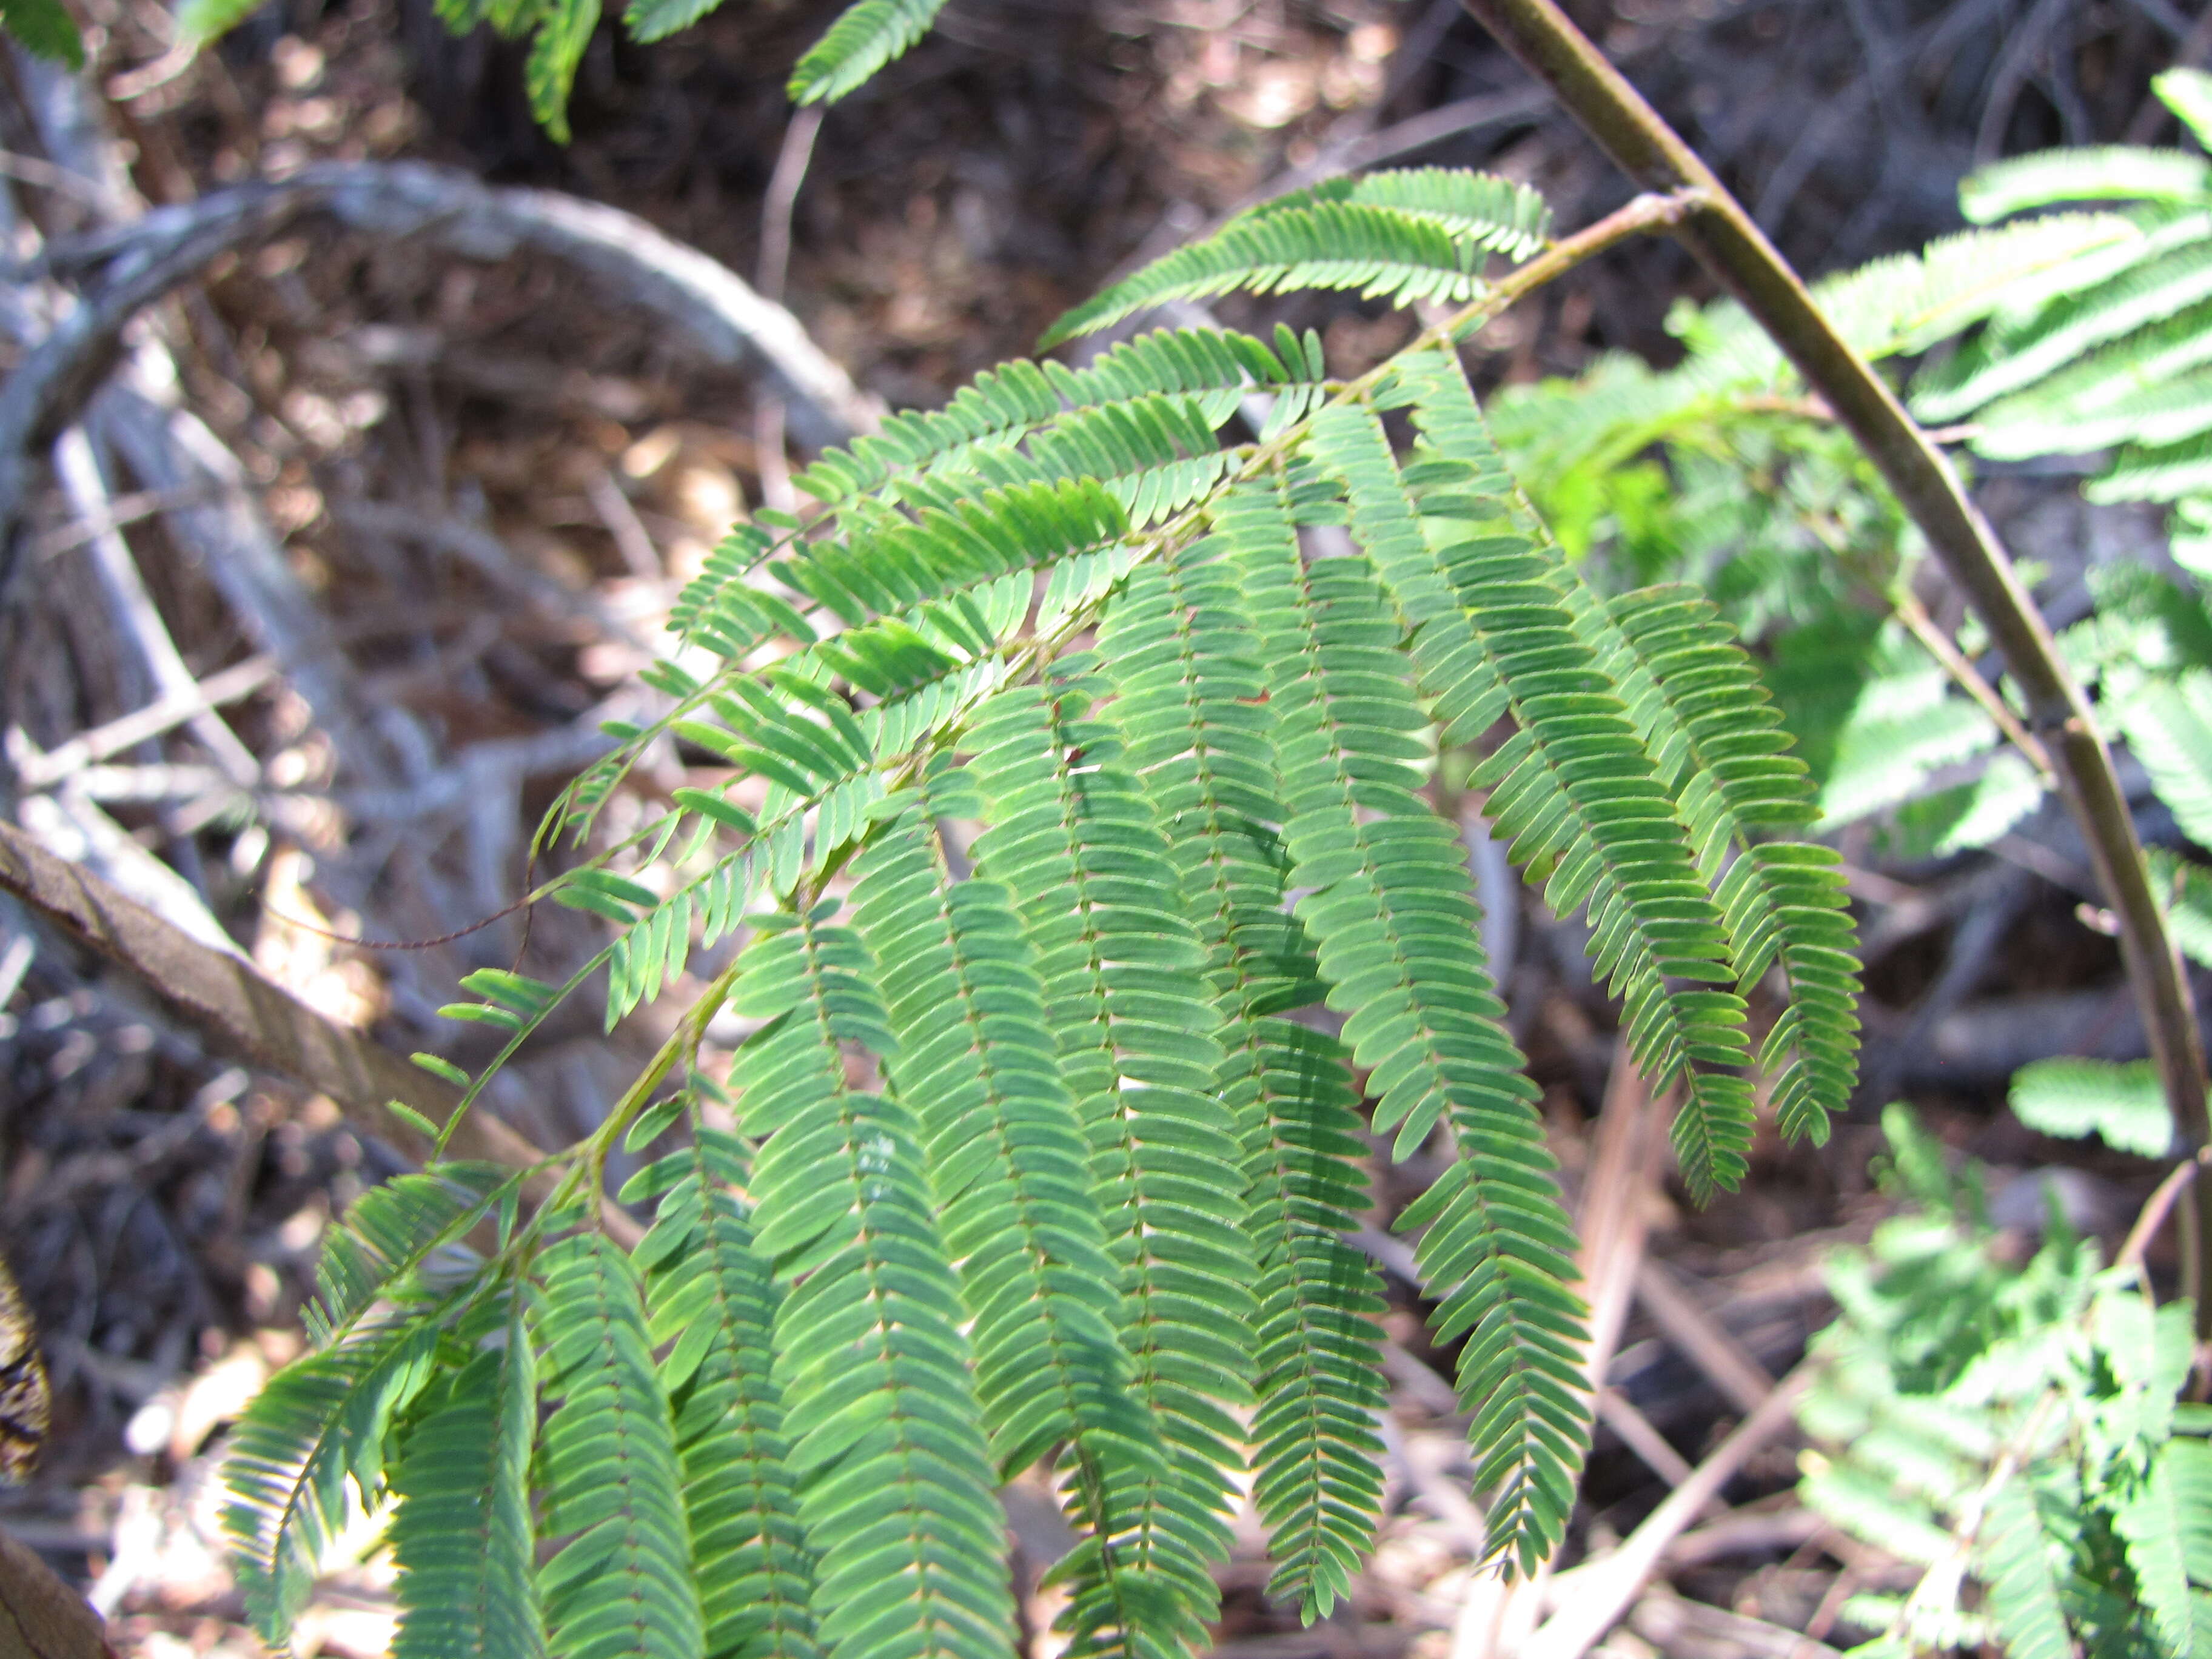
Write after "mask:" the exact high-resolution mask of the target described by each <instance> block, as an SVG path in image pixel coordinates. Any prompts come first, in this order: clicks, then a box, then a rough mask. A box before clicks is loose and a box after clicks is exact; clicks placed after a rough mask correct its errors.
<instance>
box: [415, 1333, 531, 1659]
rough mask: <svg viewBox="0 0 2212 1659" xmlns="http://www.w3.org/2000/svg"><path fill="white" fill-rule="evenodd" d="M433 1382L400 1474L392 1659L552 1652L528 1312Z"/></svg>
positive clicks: (481, 1658)
mask: <svg viewBox="0 0 2212 1659" xmlns="http://www.w3.org/2000/svg"><path fill="white" fill-rule="evenodd" d="M497 1337H498V1342H497V1346H491V1347H488V1348H484V1349H482V1350H481V1351H478V1352H476V1353H475V1355H474V1357H473V1358H470V1359H469V1360H468V1362H467V1363H466V1364H465V1365H463V1366H462V1367H461V1368H460V1369H459V1370H453V1371H448V1372H447V1373H446V1374H445V1376H442V1377H441V1378H440V1379H439V1381H438V1382H437V1383H434V1384H433V1385H432V1386H431V1387H430V1388H429V1389H426V1390H425V1391H424V1393H423V1395H422V1398H421V1400H420V1401H419V1402H418V1403H417V1405H416V1410H415V1413H414V1416H413V1420H412V1421H411V1422H410V1425H408V1429H407V1433H406V1438H405V1441H404V1444H403V1446H402V1449H401V1452H400V1456H399V1461H398V1464H397V1465H396V1466H395V1467H394V1468H393V1469H392V1495H393V1496H394V1497H395V1498H398V1500H399V1502H398V1508H397V1509H395V1510H393V1512H392V1532H391V1537H392V1557H393V1559H395V1560H396V1561H397V1562H398V1567H399V1581H398V1602H399V1609H400V1611H399V1630H398V1635H397V1636H395V1637H394V1638H393V1639H392V1659H542V1656H543V1655H544V1652H545V1632H544V1626H543V1624H542V1622H541V1619H540V1615H539V1613H538V1596H537V1586H536V1584H535V1583H534V1582H533V1579H532V1543H533V1539H532V1532H531V1524H530V1481H529V1474H530V1445H531V1441H532V1438H533V1437H535V1434H536V1431H537V1428H538V1378H537V1366H536V1363H535V1356H534V1355H533V1354H532V1351H531V1346H530V1339H529V1333H528V1331H527V1329H526V1328H525V1326H524V1323H523V1321H522V1319H521V1317H520V1311H519V1310H517V1311H516V1312H514V1313H512V1314H510V1315H509V1316H508V1317H507V1320H506V1321H505V1322H503V1324H502V1325H501V1328H499V1330H498V1332H497Z"/></svg>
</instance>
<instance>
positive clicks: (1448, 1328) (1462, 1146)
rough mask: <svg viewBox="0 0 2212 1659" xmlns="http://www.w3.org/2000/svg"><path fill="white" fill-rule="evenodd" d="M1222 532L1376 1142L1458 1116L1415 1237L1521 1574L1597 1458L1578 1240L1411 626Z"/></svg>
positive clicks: (1245, 532)
mask: <svg viewBox="0 0 2212 1659" xmlns="http://www.w3.org/2000/svg"><path fill="white" fill-rule="evenodd" d="M1215 522H1216V525H1217V526H1218V528H1219V530H1220V532H1221V534H1222V536H1223V537H1224V538H1225V542H1226V543H1227V545H1228V548H1229V551H1230V556H1231V559H1232V560H1233V561H1234V562H1235V566H1236V568H1237V574H1238V576H1239V578H1240V580H1241V582H1242V585H1243V592H1244V598H1245V602H1246V604H1247V605H1249V607H1250V611H1251V615H1252V617H1253V620H1254V623H1255V632H1256V635H1257V637H1258V639H1259V641H1260V643H1261V651H1262V653H1263V655H1264V657H1265V659H1266V661H1267V665H1268V673H1269V694H1270V703H1271V705H1279V707H1280V711H1281V712H1280V713H1279V715H1278V720H1279V724H1278V726H1277V730H1276V738H1275V744H1276V751H1277V755H1278V757H1279V765H1280V768H1281V772H1282V781H1283V791H1284V797H1285V809H1286V812H1287V815H1288V822H1287V823H1286V824H1285V829H1284V839H1285V843H1286V845H1287V846H1288V848H1289V850H1290V853H1291V860H1292V868H1291V882H1292V883H1293V884H1296V885H1297V886H1301V887H1310V888H1311V889H1312V892H1311V893H1310V895H1309V896H1307V897H1306V898H1304V899H1303V900H1301V901H1300V902H1299V904H1298V907H1297V911H1298V915H1299V918H1300V919H1301V920H1302V921H1304V923H1305V925H1306V927H1307V928H1308V930H1309V931H1310V933H1311V934H1312V936H1313V938H1314V940H1315V943H1316V945H1317V946H1318V948H1319V952H1320V965H1321V971H1322V976H1323V978H1324V979H1325V980H1327V981H1328V983H1329V986H1330V990H1329V1001H1330V1005H1331V1006H1334V1007H1339V1008H1341V1009H1343V1010H1344V1011H1345V1012H1346V1013H1347V1014H1348V1015H1350V1018H1348V1019H1347V1020H1346V1024H1345V1030H1344V1035H1345V1038H1346V1042H1349V1044H1350V1045H1351V1047H1352V1054H1353V1056H1354V1058H1355V1060H1357V1061H1358V1063H1359V1064H1360V1065H1362V1066H1369V1067H1370V1068H1371V1071H1370V1077H1369V1081H1368V1088H1369V1091H1370V1094H1372V1095H1373V1096H1374V1097H1376V1126H1377V1127H1397V1128H1398V1130H1399V1147H1400V1150H1401V1153H1402V1152H1407V1151H1410V1150H1412V1149H1413V1147H1414V1146H1419V1144H1420V1143H1421V1141H1423V1140H1425V1139H1426V1138H1427V1136H1428V1134H1429V1133H1430V1131H1431V1129H1432V1128H1433V1127H1435V1126H1436V1125H1437V1123H1438V1122H1439V1121H1447V1120H1448V1121H1449V1127H1450V1130H1451V1133H1452V1138H1453V1139H1454V1142H1455V1146H1456V1148H1457V1152H1458V1157H1457V1159H1456V1161H1455V1163H1454V1164H1452V1166H1451V1168H1450V1170H1449V1171H1448V1172H1447V1173H1446V1174H1445V1175H1444V1176H1443V1178H1442V1179H1441V1180H1439V1181H1438V1182H1437V1183H1436V1185H1434V1186H1433V1187H1431V1188H1430V1189H1429V1191H1428V1192H1427V1193H1426V1194H1424V1195H1423V1196H1422V1197H1421V1198H1420V1199H1419V1200H1417V1201H1416V1202H1415V1204H1414V1205H1413V1206H1412V1208H1411V1209H1410V1210H1408V1211H1407V1213H1406V1214H1405V1215H1404V1216H1402V1217H1401V1218H1400V1223H1401V1225H1402V1226H1404V1227H1406V1228H1407V1229H1408V1230H1412V1229H1415V1228H1422V1227H1425V1228H1426V1229H1427V1231H1426V1232H1425V1235H1424V1236H1423V1237H1422V1239H1421V1241H1420V1244H1419V1261H1420V1263H1421V1267H1422V1271H1423V1274H1424V1276H1425V1279H1426V1280H1427V1281H1428V1283H1429V1285H1430V1286H1431V1291H1432V1292H1433V1293H1437V1294H1440V1295H1441V1297H1442V1298H1443V1305H1442V1307H1441V1309H1440V1310H1439V1311H1438V1315H1437V1331H1438V1334H1439V1337H1440V1339H1441V1340H1450V1339H1451V1338H1453V1337H1455V1336H1458V1335H1460V1334H1466V1335H1467V1337H1468V1340H1467V1343H1466V1346H1465V1347H1464V1348H1463V1349H1462V1355H1461V1360H1460V1389H1461V1399H1462V1401H1463V1402H1465V1404H1466V1406H1467V1407H1468V1410H1469V1411H1470V1412H1472V1413H1474V1424H1473V1425H1472V1428H1471V1431H1470V1434H1471V1437H1472V1440H1473V1443H1474V1454H1475V1461H1476V1466H1477V1476H1476V1485H1477V1486H1478V1488H1479V1489H1480V1488H1487V1489H1489V1490H1491V1491H1492V1492H1494V1493H1495V1494H1496V1496H1495V1498H1494V1499H1493V1505H1492V1548H1493V1549H1495V1550H1496V1551H1498V1553H1501V1554H1504V1555H1506V1556H1508V1557H1510V1558H1511V1559H1515V1560H1516V1561H1518V1562H1519V1563H1521V1564H1522V1565H1523V1567H1524V1568H1529V1567H1533V1566H1534V1563H1535V1562H1536V1561H1538V1560H1540V1559H1542V1558H1543V1557H1544V1556H1545V1555H1546V1554H1547V1553H1548V1552H1549V1550H1550V1549H1551V1547H1552V1546H1553V1543H1554V1542H1555V1541H1557V1540H1558V1539H1559V1536H1560V1534H1561V1533H1562V1531H1563V1530H1564V1528H1565V1524H1566V1518H1567V1513H1568V1510H1570V1509H1571V1506H1572V1504H1573V1492H1574V1477H1575V1472H1576V1470H1577V1468H1578V1467H1579V1465H1580V1462H1581V1458H1582V1453H1583V1446H1584V1445H1585V1444H1586V1443H1587V1436H1588V1408H1587V1407H1586V1406H1585V1405H1584V1403H1583V1399H1582V1396H1581V1393H1580V1389H1581V1382H1580V1371H1579V1369H1578V1358H1577V1356H1578V1352H1579V1347H1578V1345H1579V1343H1580V1341H1581V1340H1582V1336H1581V1332H1582V1309H1581V1306H1580V1304H1579V1303H1578V1302H1577V1300H1576V1298H1575V1297H1574V1296H1573V1294H1572V1293H1571V1291H1568V1290H1567V1289H1566V1286H1567V1285H1568V1284H1569V1283H1571V1281H1572V1280H1573V1279H1574V1277H1575V1269H1574V1267H1573V1263H1572V1260H1571V1257H1572V1252H1573V1249H1574V1244H1573V1237H1572V1234H1571V1231H1570V1229H1569V1227H1568V1225H1567V1221H1566V1218H1565V1214H1564V1213H1563V1212H1561V1210H1560V1208H1559V1196H1558V1194H1557V1191H1556V1189H1555V1188H1553V1184H1552V1181H1551V1171H1552V1168H1553V1165H1552V1160H1551V1157H1550V1154H1549V1153H1548V1152H1547V1151H1546V1149H1545V1147H1544V1144H1543V1137H1542V1134H1541V1129H1540V1127H1539V1125H1538V1123H1537V1121H1536V1116H1535V1112H1534V1099H1535V1092H1534V1088H1533V1086H1532V1085H1530V1084H1529V1083H1528V1080H1527V1079H1526V1077H1525V1076H1524V1075H1523V1074H1522V1065H1521V1056H1520V1054H1518V1053H1517V1052H1516V1050H1515V1048H1514V1047H1513V1044H1512V1042H1511V1040H1510V1038H1509V1037H1508V1036H1506V1034H1505V1032H1504V1030H1503V1028H1502V1025H1501V1024H1500V1018H1501V1016H1502V1015H1503V1013H1504V1008H1503V1006H1501V1005H1500V1004H1499V1002H1498V999H1497V995H1496V994H1495V992H1494V991H1493V990H1492V987H1491V985H1490V981H1489V979H1488V977H1487V975H1486V974H1484V972H1483V971H1482V968H1481V965H1480V946H1479V945H1478V944H1477V937H1478V934H1477V921H1478V919H1477V915H1476V912H1475V906H1474V897H1473V895H1472V893H1471V891H1470V878H1469V875H1468V869H1467V865H1466V860H1465V855H1464V854H1463V852H1462V849H1461V846H1460V842H1459V837H1458V835H1457V834H1456V832H1455V830H1454V829H1452V828H1451V827H1450V826H1449V825H1446V824H1444V823H1442V822H1441V821H1440V820H1438V819H1437V817H1436V815H1435V814H1434V813H1433V812H1431V811H1430V810H1429V809H1428V807H1427V806H1426V805H1425V804H1424V803H1422V802H1421V801H1420V800H1419V798H1418V797H1416V796H1415V795H1414V794H1413V787H1414V786H1415V785H1416V784H1418V782H1419V771H1418V769H1417V768H1416V766H1415V764H1414V763H1417V762H1418V761H1419V760H1420V759H1421V758H1422V757H1423V753H1424V749H1423V745H1422V744H1421V743H1420V742H1419V733H1420V732H1421V728H1422V727H1423V726H1424V725H1425V722H1424V721H1423V720H1422V718H1421V716H1420V714H1419V709H1418V708H1416V706H1415V705H1414V703H1413V696H1412V688H1411V687H1410V686H1409V685H1407V683H1406V679H1405V674H1404V669H1403V665H1402V662H1401V659H1400V658H1399V656H1398V655H1397V653H1396V651H1395V646H1396V644H1397V641H1398V639H1399V629H1398V627H1397V624H1396V623H1395V618H1393V617H1391V615H1390V613H1389V607H1388V605H1387V604H1386V602H1385V600H1384V597H1383V592H1382V590H1381V588H1380V586H1379V585H1378V584H1377V583H1376V578H1375V574H1374V572H1373V570H1372V568H1370V566H1369V564H1368V562H1367V561H1366V560H1365V559H1364V558H1357V557H1355V558H1339V559H1323V560H1319V561H1316V562H1314V563H1312V564H1310V565H1308V564H1306V563H1305V562H1304V561H1303V560H1302V559H1301V557H1300V556H1299V550H1298V543H1297V530H1296V527H1295V526H1294V523H1293V520H1292V518H1291V512H1290V510H1289V507H1288V503H1287V502H1286V501H1285V500H1283V499H1282V497H1281V496H1280V495H1279V493H1278V491H1277V490H1276V489H1271V488H1269V487H1267V486H1264V485H1262V486H1256V487H1252V488H1247V489H1237V490H1233V491H1231V494H1230V495H1229V496H1228V497H1227V498H1226V499H1225V501H1223V502H1222V503H1221V504H1220V507H1219V508H1218V511H1217V514H1216V519H1215Z"/></svg>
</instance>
